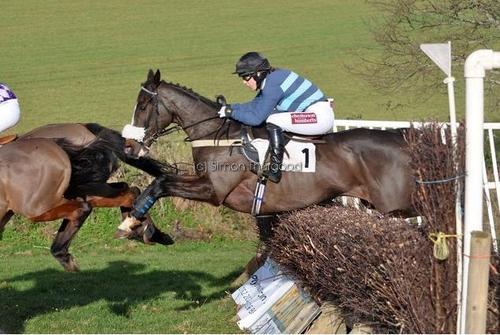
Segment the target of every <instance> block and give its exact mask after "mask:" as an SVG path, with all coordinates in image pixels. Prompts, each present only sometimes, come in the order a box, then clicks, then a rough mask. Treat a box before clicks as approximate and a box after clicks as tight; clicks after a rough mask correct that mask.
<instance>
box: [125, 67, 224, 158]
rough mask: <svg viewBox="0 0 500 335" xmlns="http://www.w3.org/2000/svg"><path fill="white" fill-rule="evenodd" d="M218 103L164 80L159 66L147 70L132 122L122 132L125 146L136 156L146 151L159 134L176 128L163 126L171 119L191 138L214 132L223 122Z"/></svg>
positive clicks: (171, 121) (204, 136)
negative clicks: (157, 68)
mask: <svg viewBox="0 0 500 335" xmlns="http://www.w3.org/2000/svg"><path fill="white" fill-rule="evenodd" d="M220 107H221V103H220V101H217V102H216V101H212V100H210V99H207V98H205V97H203V96H201V95H199V94H197V93H195V92H193V91H192V90H191V89H188V88H186V87H183V86H180V85H179V84H173V83H169V82H165V81H163V80H161V78H160V71H159V70H156V73H154V72H153V71H152V70H149V72H148V77H147V79H146V81H145V82H144V83H143V84H142V86H141V90H140V91H139V96H138V97H137V104H136V106H135V109H134V115H133V118H132V124H129V125H126V126H125V127H124V128H123V132H122V136H123V137H125V138H127V139H128V141H127V145H126V149H125V150H126V152H127V153H128V154H130V155H135V156H142V155H145V154H147V153H148V152H149V148H150V146H151V144H153V142H155V140H156V139H158V137H160V136H162V135H165V134H168V133H170V132H171V131H172V130H176V129H177V127H174V128H172V127H171V128H169V129H166V128H167V127H168V126H169V125H170V124H171V123H176V124H177V125H179V126H180V127H182V128H183V129H184V131H186V133H187V134H188V137H189V138H190V139H191V140H193V139H201V138H206V137H207V136H210V135H213V134H214V133H216V132H217V130H218V129H219V128H220V127H221V125H222V124H223V121H222V120H221V119H220V118H219V116H218V114H217V110H218V109H220Z"/></svg>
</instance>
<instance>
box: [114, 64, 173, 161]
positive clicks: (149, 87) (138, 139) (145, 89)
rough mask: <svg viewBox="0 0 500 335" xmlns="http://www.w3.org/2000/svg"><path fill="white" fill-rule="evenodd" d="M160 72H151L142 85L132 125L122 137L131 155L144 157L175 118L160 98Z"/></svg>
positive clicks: (124, 131) (127, 127)
mask: <svg viewBox="0 0 500 335" xmlns="http://www.w3.org/2000/svg"><path fill="white" fill-rule="evenodd" d="M160 76H161V74H160V70H156V73H154V72H153V70H149V72H148V77H147V79H146V81H145V82H144V83H142V85H141V90H140V91H139V95H138V97H137V103H136V105H135V108H134V114H133V117H132V123H131V124H128V125H126V126H125V127H124V128H123V132H122V136H123V137H125V138H126V139H127V141H126V146H125V151H126V153H127V154H129V155H133V156H144V155H146V154H147V153H148V152H149V149H150V147H151V144H153V142H154V141H155V140H156V139H158V137H159V136H161V135H162V132H163V129H165V128H166V127H167V126H168V125H169V124H170V123H172V120H173V118H174V116H173V114H172V113H171V112H170V109H169V108H167V106H166V105H165V102H163V100H162V99H160V98H159V96H158V94H159V93H158V87H159V86H160V84H161V78H160Z"/></svg>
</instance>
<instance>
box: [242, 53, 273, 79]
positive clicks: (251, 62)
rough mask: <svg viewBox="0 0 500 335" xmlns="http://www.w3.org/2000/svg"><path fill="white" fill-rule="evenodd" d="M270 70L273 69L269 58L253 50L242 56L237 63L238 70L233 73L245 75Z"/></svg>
mask: <svg viewBox="0 0 500 335" xmlns="http://www.w3.org/2000/svg"><path fill="white" fill-rule="evenodd" d="M269 70H271V64H270V63H269V61H268V60H267V58H266V57H265V56H264V55H262V54H261V53H258V52H255V51H251V52H247V53H246V54H244V55H243V56H241V58H240V59H239V60H238V62H237V63H236V71H234V72H233V74H237V75H238V76H240V77H243V76H248V75H253V74H256V73H257V72H258V71H269Z"/></svg>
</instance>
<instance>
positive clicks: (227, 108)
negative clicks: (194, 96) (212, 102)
mask: <svg viewBox="0 0 500 335" xmlns="http://www.w3.org/2000/svg"><path fill="white" fill-rule="evenodd" d="M232 112H233V110H232V109H231V105H224V106H222V107H221V108H220V109H219V112H218V113H219V117H220V118H224V117H231V113H232Z"/></svg>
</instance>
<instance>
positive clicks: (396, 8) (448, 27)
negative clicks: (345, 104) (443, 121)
mask: <svg viewBox="0 0 500 335" xmlns="http://www.w3.org/2000/svg"><path fill="white" fill-rule="evenodd" d="M367 1H368V3H370V4H372V5H374V6H375V7H376V8H377V9H378V10H379V11H380V13H382V14H383V18H382V19H380V20H378V22H376V23H374V24H371V31H372V34H373V37H374V38H375V41H376V42H377V44H378V46H379V47H380V48H381V50H380V52H378V53H377V54H378V55H377V56H374V57H373V58H369V59H367V58H366V57H362V60H363V65H360V66H356V68H358V70H357V72H359V73H360V74H361V73H363V77H364V78H365V79H366V80H368V81H369V82H370V83H371V84H372V85H374V86H375V87H376V88H378V89H384V90H386V91H392V92H394V91H398V90H404V91H412V90H414V93H418V94H415V96H419V97H425V96H430V95H432V94H433V93H435V92H437V90H436V88H440V89H442V90H444V89H445V87H444V85H442V84H440V82H441V81H442V79H443V73H441V72H440V71H439V69H438V68H437V67H436V66H435V65H434V64H433V63H432V61H430V60H429V59H428V58H427V56H425V54H423V53H422V51H420V49H419V45H420V44H422V43H443V42H447V41H451V42H452V53H453V55H452V57H453V60H452V65H453V73H454V76H455V77H457V78H459V76H462V75H463V66H464V62H465V59H466V58H467V56H468V55H469V54H470V53H472V52H473V51H475V50H477V49H495V47H496V48H499V47H500V1H498V0H367ZM359 69H361V70H359ZM367 73H369V74H370V75H369V76H367ZM499 83H500V72H499V71H492V72H489V73H488V75H487V78H486V81H485V89H487V90H493V89H494V88H495V86H496V85H498V84H499ZM496 87H497V88H498V86H496ZM497 95H498V94H497ZM488 97H489V98H488V101H487V103H486V104H485V107H486V108H487V110H493V109H495V108H498V106H499V105H500V96H498V97H494V94H488Z"/></svg>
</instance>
